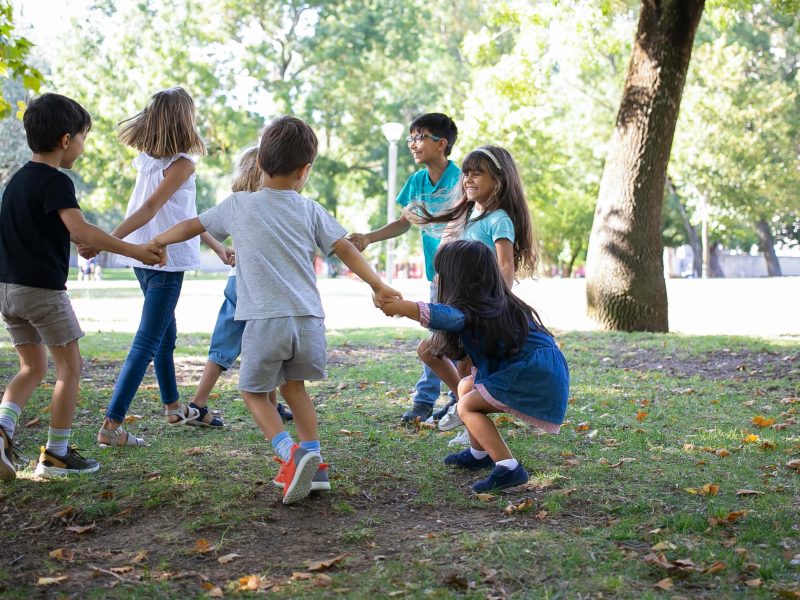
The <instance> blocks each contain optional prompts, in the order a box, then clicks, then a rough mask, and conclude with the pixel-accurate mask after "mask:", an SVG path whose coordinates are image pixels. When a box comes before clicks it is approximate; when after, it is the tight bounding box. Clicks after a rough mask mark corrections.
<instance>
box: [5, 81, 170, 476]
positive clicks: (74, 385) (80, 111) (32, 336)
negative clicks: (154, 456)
mask: <svg viewBox="0 0 800 600" xmlns="http://www.w3.org/2000/svg"><path fill="white" fill-rule="evenodd" d="M23 125H24V127H25V134H26V136H27V140H28V146H30V148H31V150H32V151H33V156H32V157H31V160H30V161H29V162H28V163H26V164H25V165H24V166H23V167H22V168H21V169H20V170H19V171H17V172H16V173H15V174H14V176H13V177H12V178H11V180H10V181H9V182H8V186H7V187H6V190H5V192H4V193H3V202H2V208H0V312H2V315H3V321H4V322H5V324H6V329H7V330H8V333H9V335H10V337H11V342H12V343H13V344H14V350H15V351H16V353H17V356H18V357H19V372H18V373H17V374H16V375H15V376H14V377H13V378H12V379H11V381H10V382H9V383H8V386H7V387H6V390H5V392H4V393H3V400H2V402H0V480H2V481H10V480H12V479H14V478H15V477H16V469H15V465H14V459H15V451H14V447H13V445H12V439H13V437H14V430H15V428H16V425H17V422H18V420H19V417H20V414H21V412H22V409H23V408H25V404H26V403H27V402H28V399H29V398H30V396H31V394H32V393H33V391H34V390H35V389H36V387H37V386H38V385H39V384H40V383H41V381H42V379H43V378H44V376H45V375H46V374H47V352H46V351H45V346H47V349H48V350H49V351H50V355H51V356H52V357H53V362H54V363H55V367H56V384H55V385H54V386H53V396H52V400H51V404H50V427H49V429H48V431H47V444H46V446H45V447H44V448H43V449H42V452H41V454H40V455H39V462H38V463H37V465H36V475H38V476H40V477H52V476H57V475H68V474H73V473H93V472H95V471H97V469H99V468H100V465H99V463H98V462H97V461H96V460H94V459H92V458H87V457H84V456H82V455H81V454H80V453H79V452H78V451H77V450H76V449H74V448H71V447H70V445H69V439H70V435H71V434H72V419H73V416H74V414H75V403H76V402H77V399H78V386H79V383H80V376H81V369H82V367H83V360H82V359H81V353H80V349H79V348H78V340H79V339H80V338H82V337H83V335H84V333H83V331H82V330H81V328H80V325H79V324H78V320H77V318H76V317H75V312H74V311H73V309H72V304H70V300H69V296H68V295H67V292H66V282H67V278H68V276H69V250H70V238H71V239H72V240H74V241H75V242H78V243H82V244H89V245H91V246H92V247H94V248H97V249H99V250H108V251H110V252H115V253H118V254H125V255H128V256H131V257H134V258H136V259H137V260H141V261H142V262H144V263H146V264H149V265H152V264H157V263H158V262H159V261H160V260H161V256H160V255H161V250H160V249H159V248H157V247H155V246H152V245H149V244H142V245H135V244H129V243H127V242H123V241H121V240H119V239H117V238H115V237H112V236H110V235H108V234H107V233H105V232H104V231H103V230H101V229H99V228H98V227H95V226H94V225H91V224H90V223H87V222H86V220H85V219H84V216H83V212H82V211H81V208H80V206H79V205H78V200H77V199H76V197H75V187H74V185H73V184H72V180H71V179H70V178H69V177H67V175H66V174H65V173H63V172H62V171H61V170H60V169H71V168H72V165H73V164H74V163H75V161H76V160H77V159H78V157H79V156H80V155H81V153H82V152H83V145H84V142H85V140H86V136H87V135H88V133H89V129H91V126H92V119H91V117H90V116H89V113H88V112H86V110H85V109H84V108H83V107H82V106H81V105H80V104H78V103H77V102H75V101H74V100H72V99H70V98H67V97H65V96H61V95H59V94H44V95H42V96H40V97H38V98H36V99H34V100H32V101H31V103H30V105H29V106H28V108H27V110H26V111H25V115H24V117H23Z"/></svg>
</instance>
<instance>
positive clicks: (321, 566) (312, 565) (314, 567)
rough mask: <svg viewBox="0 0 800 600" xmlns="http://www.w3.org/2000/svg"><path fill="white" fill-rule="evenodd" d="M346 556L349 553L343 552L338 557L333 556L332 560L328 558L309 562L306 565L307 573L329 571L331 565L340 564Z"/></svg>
mask: <svg viewBox="0 0 800 600" xmlns="http://www.w3.org/2000/svg"><path fill="white" fill-rule="evenodd" d="M348 556H350V553H349V552H343V553H342V554H340V555H339V556H334V557H333V558H329V559H327V560H315V561H309V562H307V563H306V564H307V565H308V570H309V571H324V570H325V569H330V568H331V567H332V566H333V565H335V564H337V563H340V562H342V561H343V560H344V559H345V558H346V557H348Z"/></svg>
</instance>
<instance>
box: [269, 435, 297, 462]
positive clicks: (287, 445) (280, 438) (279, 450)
mask: <svg viewBox="0 0 800 600" xmlns="http://www.w3.org/2000/svg"><path fill="white" fill-rule="evenodd" d="M272 447H273V448H274V449H275V453H276V454H277V455H278V456H279V457H280V459H281V460H289V457H290V456H291V455H292V448H293V447H294V440H293V439H292V436H290V435H289V434H288V433H287V432H286V431H281V432H280V433H279V434H278V435H276V436H275V437H274V438H272Z"/></svg>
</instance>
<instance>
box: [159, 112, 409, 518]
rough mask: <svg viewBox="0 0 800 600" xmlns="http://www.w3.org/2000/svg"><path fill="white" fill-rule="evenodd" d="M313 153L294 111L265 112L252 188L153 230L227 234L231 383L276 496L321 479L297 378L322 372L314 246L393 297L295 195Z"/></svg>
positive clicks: (287, 498)
mask: <svg viewBox="0 0 800 600" xmlns="http://www.w3.org/2000/svg"><path fill="white" fill-rule="evenodd" d="M316 156H317V136H316V134H315V133H314V131H313V130H312V129H311V127H309V126H308V125H307V124H306V123H305V122H303V121H302V120H300V119H297V118H295V117H289V116H284V117H280V118H278V119H275V120H274V121H273V122H272V123H270V124H269V125H268V126H267V128H266V129H265V130H264V133H263V135H262V136H261V142H260V144H259V149H258V165H259V166H260V167H261V170H262V171H264V178H263V180H262V187H261V189H259V190H258V191H256V192H237V193H235V194H233V195H231V196H229V197H228V198H227V199H225V200H223V201H222V202H221V203H220V204H218V205H217V206H215V207H214V208H212V209H210V210H208V211H206V212H204V213H203V214H202V215H200V216H199V217H195V218H192V219H187V220H185V221H183V222H181V223H178V224H177V225H175V226H174V227H172V228H170V229H169V230H167V231H165V232H164V233H161V234H159V235H158V236H156V237H155V238H153V243H154V244H157V245H159V246H161V245H163V246H166V245H170V248H169V250H168V252H167V255H169V251H171V249H172V248H173V247H174V245H175V244H178V243H180V242H182V241H183V240H187V239H190V238H192V237H195V236H197V235H199V234H200V233H202V232H204V231H208V232H209V233H211V234H212V235H213V236H214V237H215V238H217V239H219V240H224V239H225V238H227V237H229V236H232V237H233V238H234V240H236V270H237V272H236V293H237V302H236V314H235V317H236V319H237V320H240V321H245V328H244V334H243V335H242V362H241V366H240V368H239V390H240V391H241V392H242V397H243V398H244V401H245V404H247V408H248V409H249V410H250V413H251V414H252V415H253V418H254V419H255V421H256V423H257V424H258V426H259V428H260V429H261V431H262V432H263V433H264V435H265V436H266V437H267V439H268V440H270V442H271V443H272V447H273V448H274V450H275V452H276V453H277V455H278V460H279V462H280V464H281V467H280V470H279V471H278V474H277V475H276V477H275V479H274V482H275V483H276V484H277V485H279V486H280V487H282V488H283V503H284V504H291V503H293V502H297V501H298V500H301V499H302V498H305V497H306V496H308V494H309V493H310V492H311V490H312V487H313V485H314V484H315V483H316V484H317V485H318V486H321V487H318V489H327V488H329V487H330V484H329V478H328V473H327V469H326V466H325V465H324V463H322V454H321V448H320V442H319V434H318V432H317V415H316V412H315V410H314V404H313V403H312V402H311V398H310V397H309V395H308V392H307V391H306V387H305V381H306V380H318V379H323V378H324V377H325V360H326V355H325V350H326V340H325V322H324V316H325V315H324V312H323V310H322V301H321V298H320V295H319V290H318V289H317V279H316V275H315V273H314V256H315V255H316V252H317V249H319V250H321V251H322V252H323V254H324V255H326V256H327V255H328V254H330V253H331V252H333V253H334V254H336V256H338V257H339V258H340V259H341V260H342V262H344V264H345V265H347V266H348V267H349V268H350V270H351V271H352V272H353V273H355V274H356V275H358V276H359V277H360V278H361V279H362V280H364V281H365V282H367V283H368V284H369V285H370V287H371V288H372V290H373V294H374V297H375V298H376V299H378V300H380V299H383V300H387V299H389V298H393V297H400V294H399V293H398V292H396V291H395V290H393V289H392V288H390V287H388V286H387V285H386V284H384V283H383V282H382V281H381V279H380V277H378V275H376V274H375V272H374V271H373V270H372V269H371V268H370V266H369V265H368V264H367V262H366V261H365V260H364V257H363V256H362V255H361V254H360V253H359V252H358V250H356V248H355V247H354V246H353V244H351V243H350V242H349V241H348V240H347V239H346V238H345V234H346V233H347V232H346V231H345V230H344V229H343V228H342V226H341V225H339V223H337V222H336V220H335V219H334V218H333V217H332V216H331V215H330V214H328V212H327V211H326V210H325V209H324V208H322V206H320V205H319V204H318V203H316V202H314V201H312V200H309V199H308V198H305V197H303V196H301V195H300V191H301V190H302V189H303V186H305V184H306V181H307V180H308V176H309V173H310V172H311V166H312V165H313V164H314V159H315V158H316ZM278 386H280V388H281V393H282V395H283V397H284V399H285V400H286V402H288V404H289V406H290V407H291V409H292V413H293V414H294V423H295V426H296V427H297V436H298V438H299V439H300V444H296V443H295V442H294V440H293V439H292V438H291V436H290V435H289V433H288V432H287V431H286V430H285V428H284V425H283V421H282V420H281V417H280V415H279V414H278V411H277V410H276V408H275V406H273V405H272V404H271V403H270V402H269V401H268V393H269V392H270V391H272V390H274V389H275V388H276V387H278Z"/></svg>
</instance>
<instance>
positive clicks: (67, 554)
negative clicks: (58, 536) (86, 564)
mask: <svg viewBox="0 0 800 600" xmlns="http://www.w3.org/2000/svg"><path fill="white" fill-rule="evenodd" d="M50 558H55V559H56V560H73V559H74V558H75V551H74V550H72V549H70V548H58V549H57V550H52V551H51V552H50Z"/></svg>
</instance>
